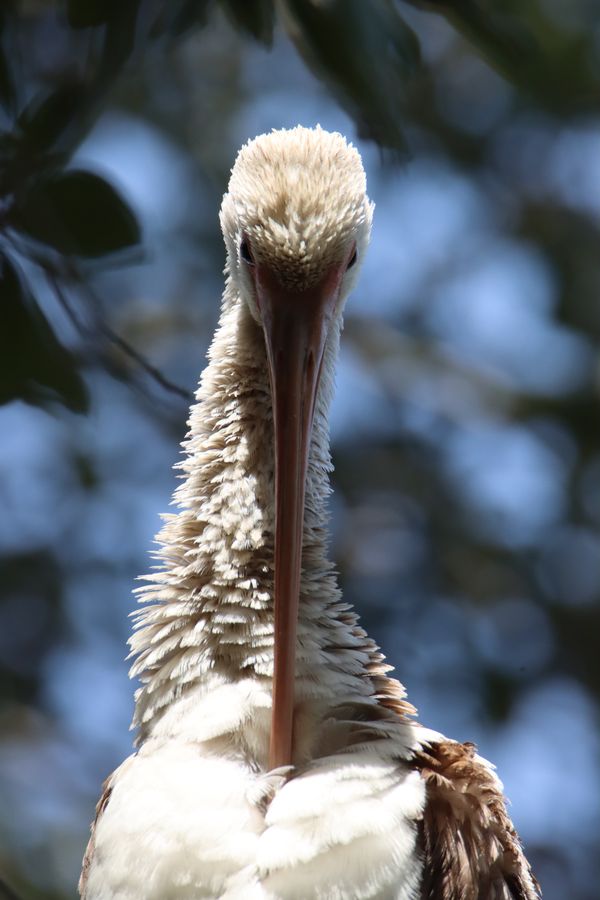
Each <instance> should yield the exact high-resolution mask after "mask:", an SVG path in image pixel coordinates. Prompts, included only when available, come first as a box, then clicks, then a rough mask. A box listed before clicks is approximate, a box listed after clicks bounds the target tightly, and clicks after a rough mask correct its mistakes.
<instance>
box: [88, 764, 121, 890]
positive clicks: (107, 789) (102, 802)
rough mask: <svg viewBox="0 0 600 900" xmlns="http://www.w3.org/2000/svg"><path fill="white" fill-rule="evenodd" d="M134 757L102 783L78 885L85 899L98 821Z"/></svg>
mask: <svg viewBox="0 0 600 900" xmlns="http://www.w3.org/2000/svg"><path fill="white" fill-rule="evenodd" d="M133 759H134V756H128V757H127V759H126V760H125V761H124V762H122V763H121V765H120V766H119V767H118V769H115V771H114V772H113V773H112V775H109V776H108V778H107V779H106V781H105V782H104V784H103V785H102V793H101V794H100V799H99V800H98V802H97V804H96V814H95V815H94V821H93V822H92V828H91V834H90V839H89V841H88V845H87V847H86V848H85V853H84V855H83V865H82V867H81V875H80V877H79V884H78V885H77V887H78V890H79V896H80V897H82V898H83V900H85V891H86V886H87V881H88V875H89V872H90V868H91V865H92V859H93V857H94V850H95V848H96V827H97V825H98V822H99V821H100V816H101V815H102V813H103V812H104V810H105V809H106V807H107V806H108V801H109V800H110V795H111V794H112V792H113V788H114V786H115V782H116V780H117V778H118V776H119V774H120V773H121V772H122V771H123V770H124V769H125V768H127V767H128V766H129V764H130V762H131V761H132V760H133Z"/></svg>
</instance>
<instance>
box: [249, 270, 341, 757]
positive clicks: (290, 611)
mask: <svg viewBox="0 0 600 900" xmlns="http://www.w3.org/2000/svg"><path fill="white" fill-rule="evenodd" d="M340 279H341V270H340V269H338V268H337V267H336V268H335V269H332V270H331V271H330V272H329V273H328V274H327V276H326V277H325V278H323V279H322V280H321V281H320V282H319V283H318V284H317V285H315V286H313V287H311V288H309V289H307V290H303V291H292V290H289V289H287V288H283V287H282V286H281V285H280V284H279V283H278V282H277V280H276V279H275V277H274V276H273V274H272V273H271V272H270V271H269V270H268V269H267V268H266V267H259V266H257V272H256V289H257V298H258V304H259V308H260V312H261V318H262V323H263V329H264V333H265V341H266V348H267V357H268V362H269V374H270V381H271V396H272V402H273V419H274V430H275V510H276V511H275V660H274V672H273V710H272V718H271V743H270V752H269V763H270V766H271V768H276V767H278V766H283V765H289V764H290V763H291V762H292V739H293V724H294V680H295V657H296V630H297V622H298V604H299V596H300V573H301V562H302V533H303V522H304V495H305V486H306V472H307V466H308V453H309V446H310V437H311V431H312V423H313V416H314V410H315V402H316V397H317V390H318V386H319V379H320V375H321V368H322V363H323V354H324V351H325V344H326V341H327V335H328V333H329V326H330V323H331V318H332V315H333V312H334V309H335V304H336V301H337V298H338V295H339V286H340Z"/></svg>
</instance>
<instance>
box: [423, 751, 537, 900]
mask: <svg viewBox="0 0 600 900" xmlns="http://www.w3.org/2000/svg"><path fill="white" fill-rule="evenodd" d="M415 764H416V767H417V768H418V769H419V770H420V772H421V776H422V777H423V778H424V779H425V782H426V784H427V804H426V808H425V813H424V817H423V821H422V827H421V837H422V848H423V856H424V874H423V885H422V892H421V898H422V900H539V897H540V896H541V892H540V888H539V885H538V883H537V881H536V879H535V877H534V876H533V874H532V872H531V868H530V866H529V863H528V862H527V860H526V858H525V855H524V853H523V849H522V847H521V843H520V841H519V836H518V835H517V832H516V831H515V828H514V825H513V824H512V822H511V820H510V818H509V816H508V813H507V811H506V804H505V801H504V797H503V795H502V786H501V784H500V782H499V780H498V778H497V777H496V775H495V774H494V772H493V770H492V769H491V767H490V766H489V764H487V763H485V762H484V761H483V760H481V759H480V758H479V757H477V755H476V752H475V746H474V745H473V744H470V743H467V744H459V743H456V742H454V741H440V742H439V743H436V744H432V745H431V746H429V747H427V748H424V749H423V750H422V751H421V752H420V753H419V754H418V755H417V757H416V759H415Z"/></svg>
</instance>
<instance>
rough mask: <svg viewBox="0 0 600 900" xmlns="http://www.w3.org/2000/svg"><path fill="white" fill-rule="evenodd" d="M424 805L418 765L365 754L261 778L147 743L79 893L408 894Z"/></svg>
mask: <svg viewBox="0 0 600 900" xmlns="http://www.w3.org/2000/svg"><path fill="white" fill-rule="evenodd" d="M423 805H424V787H423V784H422V781H421V779H420V778H419V776H418V773H416V772H413V771H411V770H410V769H409V768H408V767H407V766H406V765H405V764H399V763H398V762H392V761H382V760H381V759H378V758H377V756H376V755H373V754H370V753H369V752H368V751H365V750H363V751H360V752H356V753H344V754H339V755H337V756H332V757H326V758H323V759H318V760H314V761H313V762H312V763H311V764H310V765H309V766H307V767H305V768H304V770H302V771H298V772H294V771H292V772H287V771H285V772H284V771H282V772H275V773H268V774H264V773H260V772H258V771H256V770H253V768H252V767H251V766H250V765H249V764H248V763H247V762H244V761H243V760H241V759H239V758H228V757H227V755H226V754H223V753H222V752H221V753H220V754H219V755H214V754H213V753H210V752H207V748H206V746H205V745H203V744H194V743H188V742H185V741H180V740H168V741H165V742H158V741H150V742H149V743H148V744H146V745H144V747H142V748H141V750H140V751H139V752H138V754H137V755H136V756H135V757H131V758H130V759H129V760H127V761H126V763H125V764H124V765H123V766H122V767H121V769H120V770H118V771H117V773H115V778H114V782H113V789H112V793H111V796H110V800H109V802H108V804H107V806H106V809H105V811H104V813H103V815H102V817H101V819H100V821H99V822H98V826H97V830H96V835H95V854H94V860H93V863H92V868H91V870H90V874H89V881H88V888H87V894H86V897H87V898H88V900H100V898H102V900H112V898H116V897H119V898H121V900H128V898H130V900H140V898H142V897H143V898H145V900H159V898H160V900H168V898H175V897H176V898H178V900H179V898H182V897H189V898H199V897H214V898H217V897H219V898H228V900H234V898H235V900H242V898H244V900H253V898H256V900H259V898H261V900H263V898H264V900H266V898H271V900H275V898H286V900H287V898H290V900H291V898H298V900H300V898H304V900H306V898H310V897H315V898H316V897H319V898H322V900H327V898H331V900H334V898H337V900H339V898H347V897H352V898H357V900H358V898H367V897H369V898H379V900H388V898H389V900H392V898H393V900H412V898H414V897H415V896H417V888H418V884H419V880H420V874H421V872H420V861H419V854H418V851H417V848H416V840H417V837H416V836H417V822H418V820H419V818H420V817H421V815H422V810H423Z"/></svg>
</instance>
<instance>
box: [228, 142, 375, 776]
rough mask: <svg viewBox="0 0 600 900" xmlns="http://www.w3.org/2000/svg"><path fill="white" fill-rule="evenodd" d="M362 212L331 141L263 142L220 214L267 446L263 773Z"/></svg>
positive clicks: (255, 145) (279, 719)
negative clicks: (271, 582)
mask: <svg viewBox="0 0 600 900" xmlns="http://www.w3.org/2000/svg"><path fill="white" fill-rule="evenodd" d="M371 217H372V206H371V204H370V202H369V200H368V198H367V196H366V182H365V175H364V171H363V167H362V163H361V159H360V156H359V154H358V153H357V151H356V150H355V149H354V148H353V147H351V146H349V145H348V144H347V143H346V141H345V140H344V138H342V137H341V135H338V134H329V133H328V132H325V131H322V130H321V129H315V130H313V129H306V128H296V129H293V130H292V131H280V132H272V133H271V134H269V135H262V136H261V137H259V138H256V140H254V141H252V142H250V143H249V144H247V145H246V146H245V147H243V148H242V150H241V151H240V153H239V156H238V158H237V160H236V163H235V165H234V167H233V170H232V174H231V181H230V184H229V192H228V194H226V195H225V198H224V200H223V206H222V209H221V225H222V227H223V233H224V235H225V240H226V243H227V250H228V257H229V269H230V273H231V277H232V279H233V280H234V282H235V283H236V285H237V287H238V293H239V295H240V296H241V298H242V300H243V302H245V303H246V304H247V305H248V308H249V310H250V312H251V314H252V316H253V318H254V319H255V320H256V321H257V323H259V324H260V325H261V327H262V329H263V332H264V336H265V348H266V355H267V360H268V366H269V375H270V384H271V394H272V403H273V418H274V440H275V495H276V496H275V502H276V522H275V670H274V684H273V692H274V701H273V703H274V708H273V721H272V733H271V763H272V765H273V766H278V765H285V764H287V763H289V762H290V761H291V745H292V723H293V687H294V656H295V640H296V620H297V613H298V598H299V591H300V565H301V553H302V531H303V517H304V492H305V481H306V472H307V464H308V451H309V445H310V435H311V430H312V422H313V414H314V408H315V400H316V395H317V390H318V386H319V379H320V375H321V368H322V364H323V356H324V352H325V346H326V343H327V338H328V335H329V332H330V330H331V328H332V325H333V323H334V322H335V320H336V319H338V318H339V317H340V316H341V313H342V308H343V305H344V301H345V299H346V297H347V295H348V293H349V291H350V289H351V288H352V286H353V284H354V281H355V279H356V274H357V271H358V268H359V265H360V262H361V261H362V256H363V254H364V252H365V250H366V247H367V244H368V239H369V232H370V226H371Z"/></svg>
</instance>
